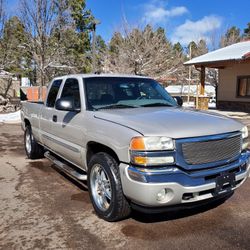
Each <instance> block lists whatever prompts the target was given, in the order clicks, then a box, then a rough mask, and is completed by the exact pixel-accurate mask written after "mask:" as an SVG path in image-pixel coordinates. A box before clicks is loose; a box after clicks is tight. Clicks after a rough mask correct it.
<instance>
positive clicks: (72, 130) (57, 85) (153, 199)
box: [21, 75, 250, 221]
mask: <svg viewBox="0 0 250 250" xmlns="http://www.w3.org/2000/svg"><path fill="white" fill-rule="evenodd" d="M178 103H179V104H178ZM21 117H22V127H23V129H24V131H25V136H24V145H25V149H26V153H27V156H28V158H30V159H37V158H40V157H43V156H45V157H47V158H48V159H50V160H51V161H53V162H54V163H55V165H56V166H58V167H59V169H60V170H62V171H63V172H65V173H66V174H68V175H70V176H72V178H74V179H75V180H77V181H80V182H81V183H86V182H87V185H88V189H89V194H90V198H91V201H92V204H93V207H94V209H95V211H96V213H97V215H98V216H99V217H101V218H103V219H105V220H107V221H116V220H120V219H122V218H125V217H127V216H128V215H129V213H130V211H131V208H134V209H138V210H140V211H144V212H158V211H168V209H169V210H171V209H177V208H180V207H181V208H182V207H183V208H185V207H188V208H192V207H193V206H194V205H198V204H200V203H204V202H211V201H213V200H215V199H222V198H225V196H226V195H228V194H232V193H233V190H234V189H236V188H238V187H239V186H240V185H241V184H242V183H243V182H244V181H245V180H246V179H247V177H248V176H249V172H250V153H249V151H248V150H247V147H248V144H247V139H248V130H247V127H244V126H243V125H242V124H241V123H239V122H237V121H235V120H232V119H229V118H226V117H224V116H220V115H216V114H214V113H209V112H199V111H196V110H191V109H185V108H182V107H181V102H180V99H178V98H177V99H174V98H172V97H171V96H170V95H169V94H168V93H167V92H166V90H165V89H164V88H163V87H162V86H161V85H160V84H159V83H157V82H156V81H154V80H152V79H150V78H147V77H137V76H119V75H117V76H116V75H68V76H63V77H58V78H55V79H54V80H53V81H52V82H51V84H50V86H49V88H48V94H47V99H46V101H45V103H30V102H23V104H22V112H21Z"/></svg>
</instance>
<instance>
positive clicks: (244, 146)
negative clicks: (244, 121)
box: [241, 126, 248, 149]
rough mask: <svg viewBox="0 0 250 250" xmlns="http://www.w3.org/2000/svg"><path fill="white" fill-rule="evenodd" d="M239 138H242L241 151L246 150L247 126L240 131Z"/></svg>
mask: <svg viewBox="0 0 250 250" xmlns="http://www.w3.org/2000/svg"><path fill="white" fill-rule="evenodd" d="M241 136H242V139H243V142H242V149H247V147H248V141H247V140H248V139H247V138H248V129H247V126H245V127H243V128H242V129H241Z"/></svg>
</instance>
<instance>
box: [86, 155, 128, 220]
mask: <svg viewBox="0 0 250 250" xmlns="http://www.w3.org/2000/svg"><path fill="white" fill-rule="evenodd" d="M88 188H89V194H90V199H91V201H92V204H93V207H94V209H95V211H96V213H97V215H98V216H99V217H101V218H102V219H104V220H106V221H117V220H121V219H123V218H125V217H127V216H128V215H129V214H130V206H129V203H128V201H127V199H126V198H125V196H124V194H123V191H122V185H121V179H120V173H119V168H118V163H117V162H116V160H115V159H114V158H113V157H112V156H110V155H109V154H107V153H97V154H96V155H94V156H93V157H92V158H91V160H90V163H89V169H88Z"/></svg>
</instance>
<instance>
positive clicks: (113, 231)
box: [0, 120, 250, 250]
mask: <svg viewBox="0 0 250 250" xmlns="http://www.w3.org/2000/svg"><path fill="white" fill-rule="evenodd" d="M243 122H245V123H246V124H248V125H250V121H249V120H244V121H243ZM249 241H250V179H249V180H248V181H247V182H246V183H245V184H244V185H243V186H241V187H240V188H239V189H238V190H237V191H236V192H235V193H234V195H233V196H232V197H231V198H230V199H228V200H227V201H226V202H224V203H223V204H220V205H219V206H217V205H213V206H207V207H204V208H199V209H195V210H192V211H182V212H176V213H173V212H171V213H166V214H158V215H143V214H140V213H136V212H134V213H133V214H132V215H131V217H130V218H128V219H127V220H124V221H120V222H116V223H108V222H105V221H103V220H101V219H99V218H98V217H97V216H96V215H95V213H94V211H93V208H92V206H91V204H90V200H89V196H88V192H87V191H86V190H85V189H84V188H81V187H80V186H79V185H76V184H75V183H74V182H72V181H70V180H69V179H68V178H65V177H64V176H63V175H62V174H60V173H59V172H58V171H56V170H55V169H54V168H53V165H52V164H51V163H50V162H49V161H47V160H45V159H44V160H37V161H30V160H28V159H27V158H26V156H25V153H24V149H23V132H22V130H21V128H20V125H3V124H0V249H3V250H8V249H32V250H33V249H115V248H119V249H227V250H228V249H249V247H250V243H249Z"/></svg>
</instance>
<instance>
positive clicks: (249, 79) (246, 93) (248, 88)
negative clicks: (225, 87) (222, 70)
mask: <svg viewBox="0 0 250 250" xmlns="http://www.w3.org/2000/svg"><path fill="white" fill-rule="evenodd" d="M237 96H238V97H250V76H239V77H238V87H237Z"/></svg>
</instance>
